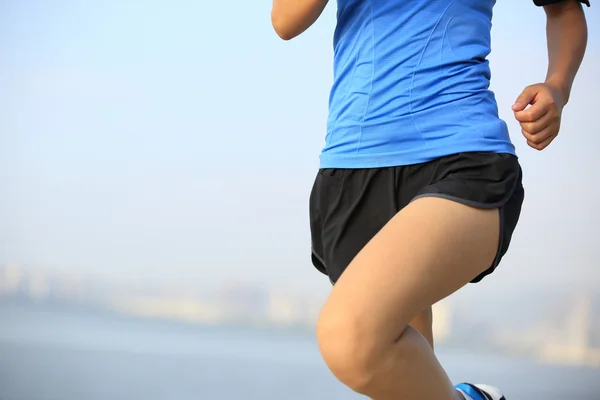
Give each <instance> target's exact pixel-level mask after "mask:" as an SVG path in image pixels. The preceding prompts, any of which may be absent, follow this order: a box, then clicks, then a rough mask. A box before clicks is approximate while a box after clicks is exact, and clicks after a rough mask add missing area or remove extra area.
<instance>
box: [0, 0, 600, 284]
mask: <svg viewBox="0 0 600 400" xmlns="http://www.w3.org/2000/svg"><path fill="white" fill-rule="evenodd" d="M598 6H599V5H595V7H592V8H591V9H589V10H586V11H587V15H588V17H589V20H590V41H589V50H588V55H587V59H586V61H585V63H584V65H583V67H582V70H581V74H580V76H579V78H578V80H577V82H576V85H575V89H574V92H573V97H572V101H571V103H570V104H569V106H568V108H567V109H566V110H565V116H564V126H563V131H562V135H561V137H560V138H559V140H557V141H556V142H555V143H554V144H553V145H552V146H551V147H550V148H549V149H548V150H546V151H545V152H542V153H537V152H535V151H533V150H530V149H529V148H528V147H527V146H526V145H525V144H524V141H523V139H522V138H521V136H520V132H519V129H518V128H517V125H516V123H515V122H514V121H513V120H512V113H511V112H510V106H511V104H512V102H513V100H514V99H515V97H516V96H517V95H518V94H519V93H520V91H521V89H522V88H523V87H524V86H526V85H528V84H531V83H535V82H537V81H539V80H541V79H543V77H544V72H545V68H546V50H545V31H544V13H543V11H542V10H541V9H538V8H536V7H534V6H533V4H530V2H529V1H524V0H503V1H500V2H499V4H498V6H497V9H496V18H495V24H494V32H493V41H494V42H493V48H494V52H493V54H492V56H491V62H492V69H493V84H492V87H493V89H494V90H495V91H496V94H497V99H498V103H499V107H500V113H501V116H502V117H503V118H505V119H506V120H507V121H508V122H509V126H510V128H511V130H512V137H513V139H514V141H515V143H516V145H517V147H518V150H519V154H520V156H521V161H522V164H523V167H524V169H525V185H526V189H527V192H528V193H527V199H526V204H525V206H524V210H523V217H522V220H521V224H520V226H519V229H518V231H517V233H516V234H515V236H514V241H513V246H512V248H511V250H510V252H509V254H508V255H507V257H506V258H505V261H504V262H503V264H502V267H501V269H500V270H499V271H498V273H497V274H496V275H495V277H494V279H490V280H488V281H489V283H485V284H483V285H481V287H483V288H490V287H492V286H493V287H512V286H513V285H515V281H516V280H518V282H519V284H522V283H525V282H527V280H528V279H530V278H532V277H537V278H536V281H537V282H538V283H539V284H545V283H559V282H567V283H578V284H579V283H585V282H588V281H592V282H596V283H598V282H600V263H599V262H598V260H599V259H600V246H598V240H599V239H600V217H599V216H598V204H600V189H599V186H600V178H599V175H598V174H599V171H600V157H598V151H600V127H599V124H598V120H597V117H596V115H597V114H598V112H599V111H598V109H597V107H596V104H597V99H598V95H599V93H600V84H599V83H598V81H597V74H598V71H600V48H599V44H600V43H599V38H600V31H599V28H598V23H599V22H600V18H599V13H598ZM269 11H270V2H269V1H268V0H265V1H262V2H260V3H258V2H244V1H236V2H221V1H215V2H206V1H202V2H198V1H191V0H173V1H169V2H165V1H155V0H153V1H141V0H125V1H118V2H117V1H106V2H102V3H101V2H96V1H84V0H71V1H67V0H60V1H59V0H56V1H51V2H50V1H42V0H37V1H34V0H19V1H17V0H13V1H10V0H0V264H2V263H5V262H15V263H20V264H24V265H31V266H40V267H46V268H65V269H76V270H79V271H84V272H86V273H92V274H101V275H107V276H110V277H112V278H115V279H116V278H123V279H124V278H142V277H144V278H148V279H151V280H154V279H163V278H169V279H170V280H175V281H182V282H183V281H186V282H197V283H198V284H199V285H200V284H212V283H216V282H220V281H221V280H223V279H230V278H238V279H240V280H251V281H256V282H260V281H266V282H268V283H270V284H278V283H281V284H285V285H296V286H299V287H303V288H312V287H318V288H321V289H323V290H325V288H326V287H327V280H326V279H325V278H323V277H321V276H320V275H319V274H317V273H316V272H315V271H313V268H312V266H311V264H310V257H309V255H310V240H309V233H308V220H307V200H308V195H309V191H310V188H311V184H312V180H313V177H314V174H315V172H316V168H317V165H318V154H319V151H320V149H321V146H322V144H323V139H324V134H325V132H324V130H325V120H326V115H327V108H326V107H327V96H328V90H329V86H330V84H331V77H332V73H331V69H332V68H331V55H332V38H331V36H332V31H333V27H334V22H335V7H334V4H331V5H330V6H329V7H328V9H327V11H326V13H325V15H324V16H323V18H322V19H321V20H320V21H319V22H318V23H317V24H316V25H315V26H314V27H313V28H312V29H311V30H310V31H308V32H307V33H306V34H305V35H304V36H302V37H300V38H299V39H297V40H295V41H292V42H289V43H286V42H282V41H280V40H279V39H278V38H277V37H276V35H275V34H274V33H273V32H272V30H271V27H270V20H269ZM594 73H595V74H594Z"/></svg>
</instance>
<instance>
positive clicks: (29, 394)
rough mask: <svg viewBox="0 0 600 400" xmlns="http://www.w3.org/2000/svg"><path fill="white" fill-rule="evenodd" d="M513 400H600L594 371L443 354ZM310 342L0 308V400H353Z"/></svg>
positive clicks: (456, 376)
mask: <svg viewBox="0 0 600 400" xmlns="http://www.w3.org/2000/svg"><path fill="white" fill-rule="evenodd" d="M439 355H440V358H441V360H442V362H443V364H444V365H445V367H446V368H447V370H448V372H449V374H450V376H451V378H452V379H453V380H455V381H458V380H461V381H462V380H468V381H474V382H484V383H490V384H495V385H498V386H500V387H501V388H502V389H503V390H504V391H505V392H506V394H507V397H508V399H509V400H519V399H523V400H525V399H528V400H531V399H540V400H555V399H556V400H564V399H568V400H599V399H600V369H585V368H576V367H555V366H545V365H537V364H535V363H533V362H530V361H526V360H523V359H512V358H508V357H503V356H498V355H489V354H468V353H465V352H457V351H449V350H443V351H441V352H440V353H439ZM362 398H363V397H361V396H358V395H356V394H354V393H352V392H350V391H349V390H347V389H346V388H344V387H343V386H342V385H341V384H340V383H338V382H337V381H336V380H335V379H334V378H333V376H332V375H331V374H330V373H329V371H328V370H327V368H326V367H325V365H324V364H323V362H322V361H321V359H320V357H319V353H318V351H317V347H316V343H315V342H314V340H313V338H312V337H311V335H307V334H302V333H297V334H296V333H283V332H275V331H257V330H250V329H247V330H245V329H241V328H235V329H234V328H230V329H224V328H199V327H191V326H183V325H177V324H170V323H166V322H157V321H150V320H145V321H144V320H137V319H129V318H122V317H118V316H114V315H109V314H102V313H91V312H83V311H74V310H71V311H61V310H56V309H36V308H32V307H17V306H14V305H11V306H0V400H192V399H193V400H204V399H206V400H241V399H244V400H250V399H256V400H313V399H314V400H319V399H323V400H351V399H362Z"/></svg>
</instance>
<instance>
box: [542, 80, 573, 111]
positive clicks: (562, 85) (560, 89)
mask: <svg viewBox="0 0 600 400" xmlns="http://www.w3.org/2000/svg"><path fill="white" fill-rule="evenodd" d="M545 84H546V86H549V87H550V88H552V89H553V90H554V92H555V93H556V94H558V95H559V96H560V99H561V100H562V103H563V105H565V104H567V103H568V101H569V97H570V95H571V84H570V83H569V82H568V80H567V79H564V78H561V77H559V76H551V77H548V78H547V79H546V82H545Z"/></svg>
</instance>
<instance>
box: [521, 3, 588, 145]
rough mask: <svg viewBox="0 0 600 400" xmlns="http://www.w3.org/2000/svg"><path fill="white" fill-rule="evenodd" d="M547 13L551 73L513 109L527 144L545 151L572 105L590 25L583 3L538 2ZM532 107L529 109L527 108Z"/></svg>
mask: <svg viewBox="0 0 600 400" xmlns="http://www.w3.org/2000/svg"><path fill="white" fill-rule="evenodd" d="M534 2H535V4H537V5H540V6H541V5H543V6H544V9H545V10H546V15H547V23H546V36H547V38H548V72H547V74H546V81H545V82H544V83H538V84H535V85H531V86H528V87H526V88H525V90H523V92H522V93H521V95H520V96H519V97H518V98H517V101H516V102H515V104H514V105H513V111H514V112H515V118H516V119H517V121H519V123H520V125H521V131H522V133H523V136H525V139H526V140H527V144H529V146H531V147H533V148H534V149H536V150H543V149H545V148H546V147H547V146H548V145H549V144H550V143H551V142H552V141H553V140H554V139H555V138H556V136H557V135H558V131H559V130H560V122H561V116H562V110H563V107H564V106H565V105H566V104H567V102H568V101H569V97H570V95H571V87H572V86H573V81H574V80H575V75H577V71H578V70H579V67H580V65H581V62H582V60H583V56H584V54H585V48H586V46H587V23H586V20H585V15H584V13H583V9H582V7H581V4H580V2H584V3H586V4H588V5H589V3H588V2H587V0H579V1H578V0H534ZM529 105H531V107H529V108H527V106H529Z"/></svg>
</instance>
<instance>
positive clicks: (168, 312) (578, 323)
mask: <svg viewBox="0 0 600 400" xmlns="http://www.w3.org/2000/svg"><path fill="white" fill-rule="evenodd" d="M513 295H514V296H520V297H522V296H523V294H519V293H515V294H513ZM531 295H533V296H535V297H536V298H538V299H541V300H543V299H544V298H546V299H547V298H548V297H551V298H552V301H550V302H548V301H546V302H545V303H540V304H537V306H536V305H535V304H533V303H532V304H528V305H524V306H521V307H519V308H518V310H519V312H520V313H527V314H528V315H527V317H526V318H522V317H523V315H520V314H517V315H515V313H514V312H513V313H510V312H509V313H508V314H509V315H506V314H507V311H508V310H509V308H510V305H505V307H504V310H497V306H498V303H497V302H496V303H495V302H493V301H490V299H489V298H487V299H485V298H484V299H480V301H482V303H483V304H484V307H481V305H478V304H477V303H464V302H463V303H461V302H457V301H456V299H455V298H452V299H448V300H444V301H442V302H440V303H438V304H436V305H434V336H435V340H436V343H437V346H438V347H440V346H442V347H445V348H448V347H454V348H463V349H467V350H470V351H474V350H487V351H495V352H498V351H501V352H510V353H514V354H515V355H521V356H527V357H532V358H535V359H537V360H541V361H543V362H546V363H553V364H572V365H588V366H595V367H600V291H595V292H593V291H588V292H585V291H582V292H577V291H570V292H566V293H557V292H555V291H552V290H550V291H548V290H547V291H545V292H541V293H540V292H537V293H531ZM323 302H324V298H322V297H321V296H319V295H315V294H312V293H298V292H293V291H290V290H288V289H287V288H278V287H269V286H266V285H256V284H253V283H250V282H229V283H224V284H223V285H220V286H218V287H213V288H205V289H197V288H195V289H194V288H192V287H185V286H179V287H177V286H172V285H168V284H167V285H159V284H157V285H154V286H144V285H137V286H130V285H121V286H119V285H117V284H116V282H113V283H112V285H111V283H110V282H103V281H97V280H95V279H94V278H93V277H77V276H74V275H71V274H68V273H57V272H55V271H52V270H50V271H44V270H40V269H37V270H31V269H27V268H23V267H18V266H1V265H0V307H2V305H3V304H4V305H5V306H7V307H10V306H11V304H12V306H13V307H26V308H27V309H36V308H40V309H43V310H47V311H52V312H58V313H61V312H69V310H71V311H76V312H78V313H83V314H90V315H93V314H94V313H97V312H107V311H108V312H110V313H116V314H117V315H122V316H129V317H135V318H144V319H146V318H149V319H153V320H164V321H171V322H176V323H185V324H194V325H200V326H231V325H234V326H244V327H255V328H260V329H265V328H267V329H272V328H275V329H286V330H290V329H292V330H294V331H297V332H298V333H300V332H304V334H307V335H311V336H312V335H313V331H314V327H315V324H316V320H317V317H318V314H319V311H320V308H321V306H322V304H323ZM557 304H560V307H559V308H556V305H557ZM532 306H533V307H532ZM516 309H517V308H514V309H513V310H516ZM3 319H4V317H3V314H2V312H1V311H0V327H1V326H6V325H7V324H8V325H9V324H10V323H9V322H6V321H5V322H3ZM2 333H3V332H2V329H0V336H1V334H2Z"/></svg>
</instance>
